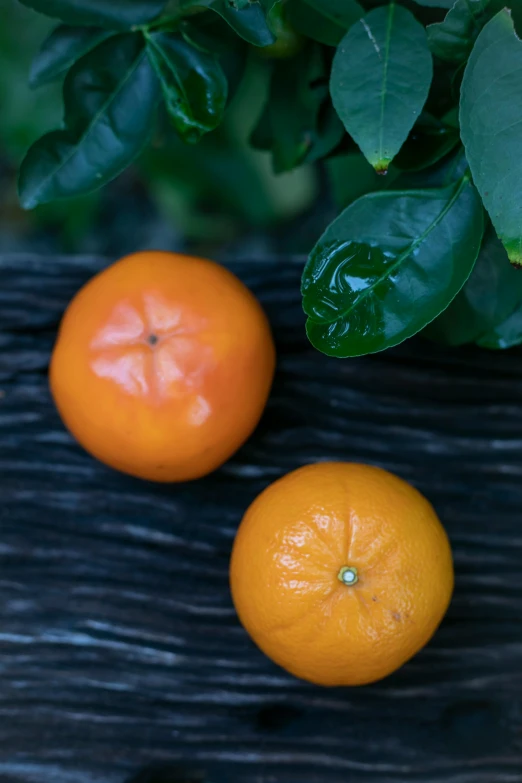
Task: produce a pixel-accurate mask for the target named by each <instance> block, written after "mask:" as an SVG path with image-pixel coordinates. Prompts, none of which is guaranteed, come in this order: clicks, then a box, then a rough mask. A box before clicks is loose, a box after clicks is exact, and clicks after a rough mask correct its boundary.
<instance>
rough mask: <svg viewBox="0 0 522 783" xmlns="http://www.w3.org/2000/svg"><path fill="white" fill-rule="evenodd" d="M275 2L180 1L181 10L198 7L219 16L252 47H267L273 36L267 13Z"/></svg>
mask: <svg viewBox="0 0 522 783" xmlns="http://www.w3.org/2000/svg"><path fill="white" fill-rule="evenodd" d="M274 2H275V0H182V7H183V8H190V7H193V6H199V7H203V8H209V9H211V10H212V11H215V13H217V14H219V15H220V16H221V17H222V18H223V19H224V20H225V21H226V22H227V23H228V24H229V25H230V27H232V29H233V30H235V31H236V33H237V34H238V35H240V36H241V38H244V40H245V41H248V43H251V44H253V45H254V46H269V45H270V44H273V43H274V42H275V40H276V39H275V35H274V34H273V32H272V31H271V29H270V27H269V25H268V22H267V18H266V16H267V13H268V11H269V10H270V8H271V7H272V6H273V5H274Z"/></svg>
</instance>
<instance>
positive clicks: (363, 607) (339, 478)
mask: <svg viewBox="0 0 522 783" xmlns="http://www.w3.org/2000/svg"><path fill="white" fill-rule="evenodd" d="M231 587H232V596H233V599H234V604H235V606H236V609H237V612H238V614H239V617H240V619H241V622H242V623H243V625H244V627H245V628H246V630H247V631H248V633H249V634H250V635H251V636H252V638H253V640H254V641H255V642H256V643H257V644H258V645H259V647H260V648H261V649H262V650H263V651H264V652H265V653H266V654H267V655H268V656H269V657H270V658H272V660H274V661H275V662H276V663H278V664H279V665H280V666H283V667H284V668H285V669H287V670H288V671H289V672H291V673H292V674H295V675H296V676H297V677H302V678H303V679H305V680H309V681H310V682H314V683H317V684H318V685H363V684H365V683H369V682H373V681H375V680H379V679H381V678H382V677H385V676H386V675H388V674H390V673H391V672H393V671H394V670H395V669H397V668H398V667H399V666H402V664H403V663H405V662H406V661H407V660H408V659H409V658H411V657H412V656H413V655H415V653H416V652H418V650H420V649H421V647H423V645H425V644H426V642H427V641H428V640H429V639H430V637H431V636H432V635H433V633H434V632H435V630H436V628H437V626H438V625H439V623H440V621H441V620H442V617H443V616H444V613H445V612H446V609H447V607H448V604H449V601H450V598H451V593H452V590H453V565H452V557H451V549H450V545H449V542H448V538H447V536H446V533H445V532H444V529H443V527H442V525H441V523H440V521H439V519H438V518H437V515H436V514H435V511H434V510H433V508H432V506H431V505H430V503H428V501H427V500H426V499H425V498H424V497H423V496H422V495H421V494H420V493H419V492H417V490H416V489H414V488H413V487H412V486H410V485H409V484H407V483H406V482H405V481H402V479H400V478H398V477H397V476H394V475H393V474H391V473H388V472H386V471H384V470H380V469H379V468H374V467H370V466H368V465H356V464H350V463H341V462H330V463H327V462H325V463H320V464H316V465H308V466H307V467H304V468H300V469H299V470H296V471H294V472H293V473H289V474H288V475H287V476H284V477H283V478H282V479H280V480H279V481H276V482H275V483H274V484H272V485H271V486H269V487H268V488H267V489H266V490H265V491H264V492H262V493H261V494H260V495H259V496H258V498H257V499H256V500H255V501H254V502H253V504H252V505H251V506H250V508H249V509H248V511H247V512H246V515H245V517H244V518H243V521H242V523H241V525H240V528H239V532H238V535H237V538H236V541H235V544H234V549H233V553H232V562H231Z"/></svg>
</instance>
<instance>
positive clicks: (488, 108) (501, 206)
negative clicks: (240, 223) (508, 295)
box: [460, 10, 522, 266]
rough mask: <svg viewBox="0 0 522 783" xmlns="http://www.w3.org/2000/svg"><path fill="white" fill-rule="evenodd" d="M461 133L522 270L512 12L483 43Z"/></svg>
mask: <svg viewBox="0 0 522 783" xmlns="http://www.w3.org/2000/svg"><path fill="white" fill-rule="evenodd" d="M460 127H461V136H462V141H463V142H464V146H465V148H466V157H467V159H468V162H469V166H470V168H471V172H472V174H473V180H474V182H475V184H476V186H477V188H478V190H479V193H480V195H481V197H482V200H483V202H484V205H485V207H486V209H487V210H488V212H489V215H490V217H491V220H492V222H493V225H494V227H495V229H496V232H497V234H498V236H499V237H500V239H501V240H502V243H503V245H504V247H505V248H506V250H507V253H508V256H509V259H510V261H511V262H512V263H513V264H515V265H517V266H522V154H521V151H522V42H521V41H520V39H519V38H518V37H517V35H516V33H515V30H514V27H513V22H512V20H511V16H510V14H509V12H508V11H505V10H504V11H501V12H500V13H498V14H497V15H496V16H494V17H493V19H492V20H491V21H490V22H488V24H487V25H486V26H485V27H484V29H483V30H482V32H481V33H480V35H479V37H478V38H477V42H476V44H475V46H474V48H473V51H472V53H471V56H470V58H469V60H468V64H467V66H466V71H465V74H464V79H463V81H462V89H461V102H460Z"/></svg>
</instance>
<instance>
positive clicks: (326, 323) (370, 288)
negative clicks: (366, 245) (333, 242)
mask: <svg viewBox="0 0 522 783" xmlns="http://www.w3.org/2000/svg"><path fill="white" fill-rule="evenodd" d="M468 182H469V177H468V176H467V175H465V176H464V177H462V179H461V180H460V182H459V183H458V186H457V187H456V189H455V193H454V194H453V196H452V197H451V198H450V200H449V201H448V203H447V204H446V206H445V207H444V208H443V209H442V210H441V211H440V213H439V214H438V215H437V217H436V218H435V220H434V221H433V222H432V223H430V225H429V226H428V228H427V229H426V230H425V231H424V232H423V233H422V234H421V235H420V236H419V237H418V238H417V239H416V240H414V241H413V242H412V244H411V245H409V246H408V248H407V249H406V250H404V251H403V252H402V253H401V254H400V255H399V256H397V259H396V261H395V262H394V263H393V264H392V265H391V266H389V267H387V268H386V271H385V272H384V273H383V274H382V275H381V276H380V277H379V278H378V279H377V280H376V281H375V282H374V283H373V284H372V285H371V286H368V288H365V289H364V291H361V294H360V296H358V297H357V299H355V301H354V302H352V304H351V305H350V307H347V308H346V310H343V311H342V312H340V313H338V314H337V315H336V316H335V318H331V319H329V320H320V321H319V320H317V319H315V318H313V316H311V315H308V313H307V315H308V318H309V319H310V320H311V321H312V322H313V323H316V324H320V325H321V326H329V325H330V324H333V323H336V321H339V320H340V319H341V318H346V316H347V315H348V314H349V313H351V312H352V310H355V308H356V307H359V305H360V304H361V302H362V301H364V299H366V297H367V296H369V295H370V294H371V293H373V291H374V289H375V288H377V286H379V285H380V284H381V283H383V282H384V281H385V280H386V279H387V278H388V277H389V276H390V275H391V274H392V273H393V272H394V271H395V270H396V269H397V268H398V267H399V266H400V265H401V264H402V262H403V261H404V260H405V259H406V258H408V256H409V255H411V254H412V253H413V252H414V251H415V250H417V248H418V247H420V245H422V243H423V242H424V240H425V239H426V238H427V237H428V236H429V234H430V233H431V232H432V231H433V230H434V229H435V228H436V227H437V226H438V224H439V223H440V222H441V220H443V219H444V218H445V217H446V215H447V214H448V212H449V211H450V209H451V208H452V207H453V205H454V204H455V202H456V201H457V199H458V197H459V196H460V194H461V193H462V191H463V190H464V188H465V187H466V185H467V184H468ZM391 193H392V191H387V192H386V193H382V194H379V196H381V197H382V196H389V195H391ZM359 244H362V243H359Z"/></svg>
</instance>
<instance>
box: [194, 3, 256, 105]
mask: <svg viewBox="0 0 522 783" xmlns="http://www.w3.org/2000/svg"><path fill="white" fill-rule="evenodd" d="M179 31H180V33H181V34H182V36H183V38H184V39H185V40H186V41H187V43H189V44H191V45H192V46H195V47H196V48H197V49H201V50H202V51H203V52H207V53H208V54H213V55H215V56H217V57H218V58H219V62H220V64H221V67H222V69H223V73H224V74H225V77H226V80H227V83H228V101H230V100H231V98H232V97H233V95H234V94H235V92H236V90H237V88H238V87H239V85H240V84H241V81H242V79H243V76H244V73H245V67H246V59H247V54H248V45H247V43H246V42H245V41H244V40H243V39H242V38H240V37H239V36H238V35H236V33H235V32H234V31H233V30H232V28H231V27H229V25H228V24H227V23H226V22H225V21H224V19H222V18H221V17H220V16H218V15H217V14H202V15H201V16H199V17H198V19H197V23H194V22H192V21H191V20H190V19H185V20H183V21H182V22H181V24H180V25H179Z"/></svg>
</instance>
